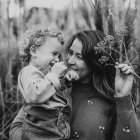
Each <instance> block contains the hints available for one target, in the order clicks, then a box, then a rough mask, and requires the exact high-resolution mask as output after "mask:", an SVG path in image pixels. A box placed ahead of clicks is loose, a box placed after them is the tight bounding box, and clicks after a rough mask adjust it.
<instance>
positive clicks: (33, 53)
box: [30, 46, 36, 57]
mask: <svg viewBox="0 0 140 140" xmlns="http://www.w3.org/2000/svg"><path fill="white" fill-rule="evenodd" d="M30 54H31V55H32V56H33V57H36V47H35V46H31V48H30Z"/></svg>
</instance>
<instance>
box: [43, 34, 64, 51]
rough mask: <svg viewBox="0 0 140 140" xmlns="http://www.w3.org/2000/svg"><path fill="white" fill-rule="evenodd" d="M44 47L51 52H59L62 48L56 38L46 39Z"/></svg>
mask: <svg viewBox="0 0 140 140" xmlns="http://www.w3.org/2000/svg"><path fill="white" fill-rule="evenodd" d="M44 45H45V46H46V47H48V48H52V49H53V50H60V49H62V48H64V47H63V45H62V44H61V43H60V41H59V40H58V39H57V37H48V38H47V39H46V41H45V43H44Z"/></svg>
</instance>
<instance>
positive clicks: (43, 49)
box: [35, 38, 63, 71]
mask: <svg viewBox="0 0 140 140" xmlns="http://www.w3.org/2000/svg"><path fill="white" fill-rule="evenodd" d="M62 50H63V47H62V45H61V44H60V42H59V41H58V39H57V38H47V40H46V42H45V43H44V44H43V45H42V46H40V47H38V48H36V59H35V61H36V63H37V65H38V66H39V67H41V68H43V69H45V71H46V70H47V71H50V69H51V67H52V66H53V65H54V64H55V63H56V62H59V61H60V57H61V54H62Z"/></svg>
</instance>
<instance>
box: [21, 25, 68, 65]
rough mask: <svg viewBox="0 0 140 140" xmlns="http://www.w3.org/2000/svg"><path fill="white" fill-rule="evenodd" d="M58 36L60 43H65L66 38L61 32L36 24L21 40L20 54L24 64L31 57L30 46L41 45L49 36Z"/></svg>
mask: <svg viewBox="0 0 140 140" xmlns="http://www.w3.org/2000/svg"><path fill="white" fill-rule="evenodd" d="M48 37H50V38H53V37H54V38H57V39H58V41H59V42H60V44H62V45H64V44H65V42H66V41H65V38H64V36H63V34H62V33H61V32H56V31H55V30H54V29H52V28H50V27H43V26H41V25H34V26H32V27H31V28H30V29H28V30H27V31H26V33H25V37H24V39H23V41H22V42H21V45H20V48H19V54H20V57H21V60H22V62H23V63H24V64H28V63H29V62H30V59H31V54H30V48H31V47H32V46H35V47H40V46H41V45H43V44H44V43H45V41H46V40H47V38H48Z"/></svg>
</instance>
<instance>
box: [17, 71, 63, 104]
mask: <svg viewBox="0 0 140 140" xmlns="http://www.w3.org/2000/svg"><path fill="white" fill-rule="evenodd" d="M18 82H19V88H20V90H21V92H22V94H23V96H24V97H25V99H26V101H27V102H31V103H43V102H45V101H46V100H48V99H49V98H50V97H52V96H53V95H54V94H55V93H56V90H59V89H60V88H61V84H60V81H59V76H58V75H57V73H55V72H49V73H48V74H47V75H46V76H44V74H43V73H42V72H41V71H39V70H38V69H36V68H31V69H30V70H29V69H27V70H24V71H21V72H20V74H19V81H18Z"/></svg>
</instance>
